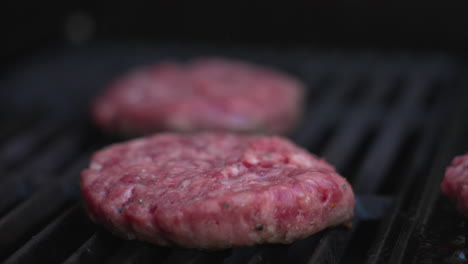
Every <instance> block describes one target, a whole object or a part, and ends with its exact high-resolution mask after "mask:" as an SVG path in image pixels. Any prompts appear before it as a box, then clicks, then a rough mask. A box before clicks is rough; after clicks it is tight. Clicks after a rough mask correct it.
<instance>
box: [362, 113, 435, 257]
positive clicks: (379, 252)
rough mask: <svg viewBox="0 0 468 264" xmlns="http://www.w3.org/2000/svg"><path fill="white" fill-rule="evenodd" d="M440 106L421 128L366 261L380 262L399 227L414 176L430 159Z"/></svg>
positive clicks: (418, 173)
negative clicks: (394, 200) (392, 202)
mask: <svg viewBox="0 0 468 264" xmlns="http://www.w3.org/2000/svg"><path fill="white" fill-rule="evenodd" d="M440 108H442V104H439V107H435V108H434V110H433V114H431V115H430V116H429V117H428V118H427V120H426V122H425V125H424V127H423V128H422V129H423V130H424V131H428V132H427V133H425V134H424V135H423V137H422V139H421V141H420V143H419V145H418V146H417V150H416V154H415V155H414V157H413V159H414V161H413V162H412V166H411V168H410V169H409V170H408V171H407V172H406V173H405V175H404V178H405V179H406V180H405V182H404V183H403V185H402V188H401V189H400V193H399V194H398V200H397V201H396V203H395V206H394V207H393V208H392V212H391V214H390V215H389V217H386V219H388V220H387V221H385V222H384V224H383V225H382V226H383V227H384V230H383V231H381V232H380V235H378V236H377V237H378V239H376V241H375V246H374V247H373V248H372V250H371V251H370V258H369V260H368V263H380V262H381V261H382V259H381V258H382V257H384V256H385V255H384V253H385V254H386V253H388V252H384V250H389V246H390V245H389V242H391V240H392V239H393V237H392V234H395V233H396V232H397V231H398V229H397V228H401V224H400V223H397V222H398V221H399V220H400V214H401V212H402V210H403V209H404V208H403V207H404V206H405V204H407V202H408V201H407V200H408V198H409V195H410V192H411V191H412V190H413V186H414V183H415V179H416V177H417V176H418V175H420V174H421V172H422V171H423V170H424V169H425V166H426V164H428V162H429V160H430V156H431V153H432V150H433V149H434V144H433V143H434V142H435V141H436V139H437V136H438V135H439V133H438V131H439V129H437V128H438V127H439V126H440V122H441V121H442V120H443V118H444V115H442V114H441V111H442V110H443V109H440Z"/></svg>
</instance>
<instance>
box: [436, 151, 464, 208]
mask: <svg viewBox="0 0 468 264" xmlns="http://www.w3.org/2000/svg"><path fill="white" fill-rule="evenodd" d="M441 188H442V192H443V193H444V194H445V195H447V196H448V197H449V198H450V199H451V200H452V201H454V202H455V204H456V205H457V207H458V208H459V209H460V210H461V211H462V212H463V213H464V214H465V216H466V217H468V153H467V154H465V155H462V156H458V157H455V158H454V159H453V161H452V164H451V165H450V166H449V167H448V168H447V170H446V171H445V178H444V180H443V182H442V184H441Z"/></svg>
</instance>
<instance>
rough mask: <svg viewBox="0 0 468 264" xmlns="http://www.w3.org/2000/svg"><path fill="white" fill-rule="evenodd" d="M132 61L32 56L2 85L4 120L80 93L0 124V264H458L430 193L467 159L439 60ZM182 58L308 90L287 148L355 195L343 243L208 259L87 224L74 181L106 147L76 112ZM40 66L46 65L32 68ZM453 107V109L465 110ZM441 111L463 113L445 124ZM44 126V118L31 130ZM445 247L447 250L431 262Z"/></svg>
mask: <svg viewBox="0 0 468 264" xmlns="http://www.w3.org/2000/svg"><path fill="white" fill-rule="evenodd" d="M134 50H135V49H130V48H128V47H109V48H108V49H103V48H102V47H94V48H91V47H88V48H86V49H83V50H78V51H76V50H74V51H63V52H62V53H61V54H60V56H59V55H56V56H50V55H47V54H44V55H41V56H39V57H38V58H37V59H36V61H34V62H33V63H31V64H30V65H29V66H28V67H25V69H24V70H23V71H19V72H18V73H16V74H13V75H12V77H11V78H9V79H7V81H6V82H4V84H3V85H10V86H14V87H16V88H18V90H19V91H18V93H17V94H18V95H16V93H13V95H11V96H10V97H9V101H8V103H7V105H8V106H9V107H11V109H16V108H24V105H27V104H30V103H31V102H29V101H28V100H29V99H28V98H26V99H25V98H24V94H25V93H26V91H27V88H25V87H26V86H27V84H28V83H32V82H34V83H35V84H36V86H37V87H39V88H38V89H36V90H34V91H32V93H31V97H34V93H39V94H41V93H42V94H47V95H49V94H54V96H55V97H60V96H59V95H60V89H62V92H63V90H64V88H66V87H68V83H67V82H70V80H73V82H74V84H73V86H77V87H89V89H88V90H86V89H81V90H77V89H73V90H71V91H70V90H67V91H66V92H67V93H75V94H73V95H72V97H76V100H75V101H74V102H71V103H70V105H71V106H69V107H70V108H66V107H67V106H64V103H63V102H60V103H57V104H56V105H54V103H53V100H52V99H51V98H48V99H47V100H46V101H45V102H44V105H42V106H38V105H37V102H35V104H34V106H35V107H38V109H41V111H44V112H43V114H35V115H25V116H24V117H22V116H20V117H19V118H16V119H15V118H7V116H8V113H11V112H9V111H8V109H4V110H3V111H2V112H1V113H4V114H5V117H4V118H2V119H3V120H4V122H3V124H7V125H5V126H3V127H2V128H1V129H0V172H2V173H1V176H0V234H1V237H2V239H0V261H2V260H4V261H5V263H32V262H35V261H39V260H40V261H41V262H45V263H150V262H151V263H229V264H231V263H403V262H414V263H422V262H423V261H424V260H427V259H431V258H433V259H439V260H447V259H452V260H453V259H454V258H456V259H457V261H460V263H466V258H464V256H465V255H464V254H468V252H467V251H466V249H465V248H466V240H463V239H461V238H460V236H462V235H463V234H465V235H466V234H468V233H467V229H468V227H467V226H466V221H464V220H463V217H462V216H460V214H458V213H457V212H456V210H455V209H454V208H453V206H452V205H451V204H450V203H449V202H448V201H447V200H446V199H445V198H444V197H441V196H440V194H439V191H438V188H439V187H438V186H439V183H440V180H441V177H442V175H443V169H444V167H445V166H446V165H447V164H448V161H449V160H450V159H451V157H453V155H455V154H456V153H460V152H462V151H466V150H467V149H463V146H465V147H466V146H468V144H466V145H463V143H462V141H461V139H462V137H461V135H462V134H463V131H466V130H464V129H466V128H464V127H462V126H463V125H464V124H465V123H464V122H460V121H458V123H457V122H454V123H455V124H458V127H449V126H447V125H448V124H449V121H448V118H447V117H448V116H451V115H453V113H467V112H468V111H467V110H466V107H465V106H464V104H461V103H460V104H457V103H456V102H455V99H456V98H459V97H460V96H459V95H461V93H460V92H462V91H463V89H461V88H460V87H461V85H463V83H464V82H463V80H462V79H461V78H459V76H460V73H461V69H460V67H458V66H457V65H456V64H454V63H453V62H452V61H450V59H449V58H446V57H437V56H429V55H427V56H421V57H410V56H400V55H395V56H384V55H378V54H357V55H349V54H344V53H339V52H337V53H329V54H325V53H317V54H314V53H310V52H286V53H284V54H281V55H278V54H276V53H274V52H273V51H245V50H236V49H226V50H222V51H221V50H215V49H209V48H203V47H198V48H197V49H187V48H184V47H178V48H177V47H176V48H174V47H172V48H168V47H161V48H160V49H159V50H158V51H155V50H154V49H148V48H141V49H139V51H138V52H136V53H135V52H134ZM189 50H191V51H190V52H189ZM193 50H198V53H197V54H200V55H201V54H208V53H209V54H213V53H215V54H224V55H228V56H236V57H239V58H244V59H250V60H254V61H257V62H261V63H265V64H271V65H274V66H277V67H280V68H283V69H285V70H287V71H290V72H292V73H294V74H296V75H298V76H299V77H300V78H302V79H303V80H305V81H306V82H307V85H308V87H309V95H308V102H309V104H308V107H307V109H306V112H305V115H304V121H303V123H302V124H301V126H300V127H299V128H298V130H297V131H296V133H294V134H293V135H291V138H292V139H293V140H294V141H295V142H297V143H298V144H300V145H302V146H304V147H306V148H307V149H309V150H310V151H312V152H314V153H317V154H319V155H322V156H324V157H325V158H326V159H327V160H328V161H330V162H331V163H332V164H334V165H335V166H336V168H337V170H338V171H339V172H340V173H341V174H342V175H344V176H345V177H347V178H348V179H349V180H350V182H351V183H352V185H353V187H354V189H355V192H356V193H357V195H358V197H357V204H356V218H355V219H354V225H353V229H352V230H346V229H345V228H341V227H337V228H331V229H327V230H324V231H322V232H320V233H318V234H315V235H313V236H311V237H309V238H307V239H304V240H301V241H298V242H295V243H293V244H291V245H261V246H256V247H247V248H234V249H229V250H223V251H217V252H209V251H199V250H183V249H169V248H163V247H157V246H154V245H150V244H147V243H142V242H136V241H123V240H120V239H118V238H115V237H113V236H112V235H111V234H109V233H108V232H107V231H105V230H103V229H101V228H99V227H96V226H95V225H93V224H92V223H91V222H90V221H89V220H88V218H87V217H86V215H85V214H84V212H83V210H82V208H81V207H80V204H79V192H78V182H77V181H78V178H79V172H80V170H81V169H83V168H84V167H85V166H86V163H87V161H88V160H89V155H90V153H91V152H92V151H94V150H96V149H97V148H99V147H102V146H104V145H106V144H108V143H110V142H112V141H113V140H114V139H109V138H106V137H105V136H103V135H101V134H100V133H99V132H97V131H95V130H94V129H93V127H92V126H91V125H90V124H89V122H88V121H87V119H86V115H85V114H84V113H85V112H84V107H86V105H87V104H86V103H85V102H86V101H87V100H89V98H90V96H92V95H93V94H95V93H96V90H97V89H96V87H100V86H102V84H104V83H105V82H106V81H107V80H108V79H109V78H111V77H112V76H114V75H115V74H118V73H119V72H121V71H122V70H123V69H125V68H128V67H132V66H134V65H137V64H139V63H145V62H150V61H151V60H153V59H160V58H162V57H164V56H162V55H161V54H169V55H167V56H170V55H174V56H177V57H179V58H182V59H184V58H187V57H190V56H191V55H195V53H194V52H193ZM162 51H164V52H162ZM159 52H160V53H159ZM115 54H120V55H119V56H116V55H115ZM40 60H45V61H46V62H44V63H43V64H38V61H40ZM65 64H66V65H67V66H66V67H64V65H65ZM87 65H88V66H89V67H87ZM39 66H42V67H39ZM63 69H65V70H63ZM67 69H68V70H67ZM70 69H79V70H76V71H70ZM57 73H60V74H61V77H60V78H58V79H57V80H56V81H55V82H54V83H53V84H52V85H51V86H53V87H52V88H50V90H46V88H44V87H47V86H48V84H47V83H45V82H46V79H47V78H45V77H43V75H49V76H50V75H51V74H57ZM62 73H63V74H62ZM38 76H41V77H38ZM94 77H96V78H95V79H93V78H94ZM18 78H21V81H19V80H18ZM106 78H107V79H106ZM93 80H94V82H93ZM0 85H1V84H0ZM49 86H50V85H49ZM75 90H77V91H75ZM84 90H85V91H84ZM57 94H59V95H57ZM52 97H53V96H52ZM69 97H70V96H69ZM460 98H461V97H460ZM464 100H465V101H462V100H460V102H466V101H467V100H468V98H466V99H464ZM452 105H455V106H456V105H459V106H460V107H464V109H457V110H456V111H454V110H453V108H452ZM54 108H57V109H59V110H60V111H56V110H57V109H54ZM49 110H53V112H59V113H64V112H65V113H72V118H70V117H67V119H68V120H72V121H66V119H64V118H63V117H64V116H60V114H59V115H52V114H50V112H47V111H49ZM10 111H12V110H10ZM46 114H47V115H48V116H54V118H51V119H47V120H43V119H40V118H41V117H42V116H46ZM76 117H78V118H76ZM460 120H461V119H460ZM445 132H448V134H446V133H445ZM441 139H444V140H445V141H444V140H441ZM441 141H443V144H441V143H439V142H441ZM441 223H443V224H444V225H447V224H448V225H449V226H455V227H454V231H450V230H443V229H441V228H437V227H438V226H440V225H441ZM434 230H435V231H434ZM448 231H450V232H448ZM437 232H439V233H437ZM447 233H448V234H447ZM427 241H430V242H431V243H429V244H430V245H429V246H428V243H427ZM447 243H448V244H447ZM447 245H450V246H451V247H450V248H449V250H442V247H446V246H447ZM463 261H465V262H463Z"/></svg>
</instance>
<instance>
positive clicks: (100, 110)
mask: <svg viewBox="0 0 468 264" xmlns="http://www.w3.org/2000/svg"><path fill="white" fill-rule="evenodd" d="M303 100H304V87H303V85H302V84H301V83H300V82H299V81H298V80H297V79H295V78H293V77H292V76H289V75H287V74H286V73H282V72H279V71H275V70H273V69H268V68H265V67H261V66H258V65H254V64H250V63H246V62H241V61H237V60H228V59H221V58H202V59H196V60H193V61H191V62H188V63H186V64H181V63H176V62H161V63H157V64H154V65H150V66H146V67H142V68H139V69H135V70H133V71H131V72H129V73H127V74H125V75H123V76H122V77H121V78H118V79H117V80H115V81H114V82H113V83H112V84H111V85H110V86H109V87H108V88H107V89H106V90H105V91H104V93H102V94H101V95H100V96H99V97H98V98H97V99H96V101H95V102H94V103H93V105H92V117H93V119H94V121H95V123H96V124H97V125H98V126H99V127H101V128H102V129H103V130H105V131H107V132H109V133H114V134H122V135H126V136H138V135H146V134H151V133H153V132H159V131H236V132H252V131H254V132H265V133H273V134H285V133H288V132H290V131H291V130H292V129H294V127H295V126H296V124H297V123H298V121H299V119H300V117H301V114H302V109H303Z"/></svg>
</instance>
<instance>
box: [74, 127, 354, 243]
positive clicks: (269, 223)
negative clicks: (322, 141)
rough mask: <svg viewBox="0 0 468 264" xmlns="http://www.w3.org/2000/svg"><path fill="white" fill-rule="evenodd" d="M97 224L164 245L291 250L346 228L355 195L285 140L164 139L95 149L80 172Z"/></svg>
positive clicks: (200, 136) (203, 136) (331, 172)
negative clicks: (339, 227)
mask: <svg viewBox="0 0 468 264" xmlns="http://www.w3.org/2000/svg"><path fill="white" fill-rule="evenodd" d="M81 190H82V194H83V198H84V202H85V206H86V208H87V210H88V212H89V214H90V216H91V218H92V219H93V220H94V221H95V222H98V223H101V224H103V225H104V226H106V227H107V228H109V229H110V230H112V231H113V232H114V233H115V234H117V235H120V236H122V237H124V238H127V239H134V238H136V239H140V240H145V241H150V242H153V243H156V244H159V245H177V246H182V247H189V248H208V249H218V248H228V247H234V246H248V245H254V244H259V243H290V242H292V241H294V240H297V239H301V238H305V237H307V236H309V235H311V234H313V233H316V232H318V231H320V230H322V229H324V228H326V227H329V226H336V225H341V224H344V225H349V224H350V223H351V219H352V217H353V209H354V196H353V192H352V189H351V186H350V185H349V184H348V182H347V181H346V180H345V179H344V178H343V177H341V176H340V175H338V174H337V173H336V172H335V170H334V168H333V167H332V166H331V165H329V164H328V163H326V162H325V161H324V160H321V159H318V158H317V157H315V156H314V155H312V154H309V153H308V152H306V151H305V150H303V149H301V148H299V147H297V146H296V145H294V144H293V143H292V142H290V141H289V140H287V139H283V138H280V137H266V136H253V135H236V134H229V133H195V134H177V133H163V134H157V135H154V136H150V137H146V138H141V139H136V140H132V141H128V142H126V143H120V144H115V145H112V146H109V147H107V148H105V149H103V150H101V151H99V152H97V153H96V154H95V155H94V156H93V158H92V160H91V163H90V167H89V169H86V170H84V171H83V172H82V177H81Z"/></svg>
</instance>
